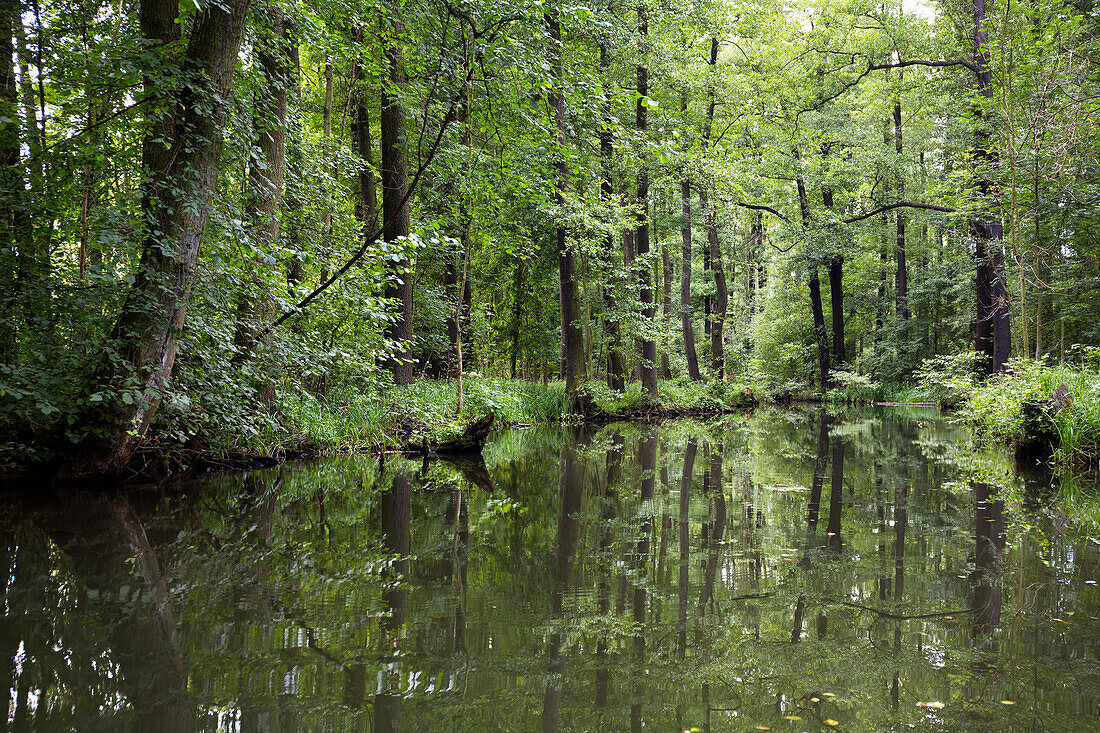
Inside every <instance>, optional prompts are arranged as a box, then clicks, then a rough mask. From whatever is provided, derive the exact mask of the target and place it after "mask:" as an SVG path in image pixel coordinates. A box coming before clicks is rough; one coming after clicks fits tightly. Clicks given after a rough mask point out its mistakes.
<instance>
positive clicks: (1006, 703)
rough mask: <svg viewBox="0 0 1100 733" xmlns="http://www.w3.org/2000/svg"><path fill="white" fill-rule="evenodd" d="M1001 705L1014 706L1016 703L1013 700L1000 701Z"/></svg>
mask: <svg viewBox="0 0 1100 733" xmlns="http://www.w3.org/2000/svg"><path fill="white" fill-rule="evenodd" d="M1001 704H1002V705H1015V704H1016V701H1015V700H1001Z"/></svg>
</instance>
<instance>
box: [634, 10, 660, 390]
mask: <svg viewBox="0 0 1100 733" xmlns="http://www.w3.org/2000/svg"><path fill="white" fill-rule="evenodd" d="M648 29H649V24H648V22H647V21H646V17H645V9H644V8H643V7H642V6H641V5H639V6H638V32H639V33H640V35H641V37H642V42H643V43H645V37H646V34H647V32H648ZM637 75H638V100H637V102H636V103H635V111H634V121H635V127H636V128H637V130H638V132H639V133H640V134H642V135H643V136H644V135H645V131H646V111H647V110H648V109H649V107H648V105H649V96H648V95H649V68H648V67H646V65H645V64H638V65H637ZM634 243H635V251H636V252H637V254H638V259H640V260H642V266H641V267H640V268H639V269H638V286H639V295H640V299H641V301H642V320H643V321H644V323H643V325H642V327H643V328H645V329H646V330H647V331H648V330H649V328H650V326H651V324H652V323H653V314H654V308H653V288H652V287H651V281H652V273H653V268H652V267H651V266H650V263H649V258H648V257H647V255H648V254H649V169H648V168H647V167H646V163H645V161H644V160H643V161H642V162H641V164H640V166H639V168H638V228H637V230H636V233H635V235H634ZM640 341H641V347H642V348H641V357H642V358H641V365H640V366H641V373H642V387H644V388H645V390H646V391H647V392H648V393H649V396H650V397H652V398H653V399H657V342H656V341H654V340H653V336H652V335H651V334H649V333H646V334H645V335H644V336H642V338H641V339H640Z"/></svg>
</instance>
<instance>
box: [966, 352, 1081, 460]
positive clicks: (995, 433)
mask: <svg viewBox="0 0 1100 733" xmlns="http://www.w3.org/2000/svg"><path fill="white" fill-rule="evenodd" d="M1060 384H1065V385H1066V387H1067V388H1068V389H1069V392H1070V396H1071V402H1070V403H1069V404H1068V405H1067V406H1066V407H1065V408H1064V409H1062V410H1061V411H1060V412H1059V413H1058V414H1057V415H1055V416H1054V417H1053V426H1052V427H1053V430H1054V432H1055V434H1056V435H1057V436H1058V445H1057V446H1056V447H1055V451H1054V455H1053V458H1054V460H1055V461H1056V462H1058V463H1064V464H1070V463H1082V462H1091V461H1095V460H1096V458H1097V457H1098V456H1100V368H1097V367H1096V366H1093V365H1082V366H1071V365H1068V364H1065V365H1057V366H1046V365H1044V364H1041V363H1038V362H1034V361H1030V360H1023V359H1021V360H1013V361H1011V362H1010V363H1009V369H1008V371H1006V372H1005V373H1003V374H998V375H995V376H993V377H990V378H989V379H987V380H986V381H985V382H983V383H982V384H980V385H979V386H977V387H976V388H975V389H974V390H973V392H972V393H971V394H970V396H969V398H967V399H966V401H965V402H964V403H963V405H962V407H961V409H960V410H959V414H960V416H961V417H962V419H963V420H964V421H965V422H966V423H967V424H969V425H970V427H971V428H972V429H973V431H974V432H975V435H976V436H977V437H978V438H980V439H983V440H992V441H1004V442H1007V443H1015V442H1018V441H1022V440H1024V439H1025V438H1027V437H1028V436H1027V435H1025V431H1026V428H1025V425H1024V410H1023V406H1024V404H1025V403H1028V402H1033V401H1037V400H1046V399H1050V398H1051V396H1052V395H1053V394H1054V390H1055V389H1057V388H1058V385H1060Z"/></svg>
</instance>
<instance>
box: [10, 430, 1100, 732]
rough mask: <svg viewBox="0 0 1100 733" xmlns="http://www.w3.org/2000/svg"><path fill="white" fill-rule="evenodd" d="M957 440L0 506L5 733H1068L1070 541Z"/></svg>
mask: <svg viewBox="0 0 1100 733" xmlns="http://www.w3.org/2000/svg"><path fill="white" fill-rule="evenodd" d="M956 440H959V438H957V437H956V436H953V435H952V433H951V430H950V428H949V427H946V426H945V425H944V424H943V423H942V422H940V421H939V420H938V419H937V417H936V416H935V415H934V414H922V415H919V416H917V417H916V418H915V419H911V418H909V417H906V416H904V415H901V416H898V415H897V413H889V412H883V411H880V412H875V413H871V414H869V415H863V416H860V415H849V416H841V415H831V416H830V415H828V414H821V415H805V414H803V413H799V412H771V413H769V412H768V411H760V412H758V413H757V414H754V415H753V416H751V417H741V416H737V417H734V418H731V419H728V420H721V421H715V422H711V423H691V422H675V423H666V424H662V425H660V426H650V425H617V426H611V427H608V428H604V429H600V430H596V429H586V430H584V431H581V433H580V435H579V436H578V434H577V433H576V431H568V430H562V431H555V430H529V431H517V432H506V433H501V434H500V435H498V436H497V437H496V438H495V440H494V442H493V444H492V445H491V446H490V447H489V448H488V449H487V452H486V456H485V458H486V460H485V463H484V464H481V463H477V462H470V463H469V464H468V465H463V464H450V463H442V462H434V461H433V462H430V463H429V464H428V465H427V466H426V467H424V466H422V465H419V464H413V463H409V462H404V461H402V460H400V459H396V458H392V457H391V458H388V459H387V461H386V466H385V471H380V470H379V468H380V467H379V466H378V464H377V462H376V461H373V460H371V459H368V458H350V459H344V460H339V461H319V462H314V463H311V464H308V465H303V466H285V467H283V468H282V469H279V470H276V471H270V472H257V473H251V474H241V475H236V476H234V475H222V476H215V477H205V478H202V479H197V478H196V479H188V480H186V481H183V482H177V483H174V484H172V485H170V486H163V487H145V488H136V489H130V490H127V491H124V492H116V493H114V494H111V495H94V494H87V493H67V494H62V495H58V496H55V497H51V498H50V499H48V500H39V499H31V498H28V499H25V500H23V501H21V502H15V503H12V502H9V504H8V505H6V509H5V511H4V514H3V520H2V521H0V529H2V530H3V540H4V542H3V549H4V554H3V557H2V562H3V564H4V567H3V568H2V570H3V571H4V577H5V579H6V580H5V585H4V601H5V605H4V610H3V613H4V617H3V620H2V624H0V651H2V653H3V654H4V658H5V664H4V673H5V674H6V675H7V679H8V680H9V699H10V703H9V714H8V719H7V727H8V728H10V729H13V730H36V731H38V730H42V731H54V730H57V731H61V730H66V731H67V730H73V729H76V730H82V731H83V730H133V731H138V730H140V731H145V730H163V731H189V730H203V731H206V730H211V731H213V730H225V731H229V730H234V731H236V730H242V731H244V730H256V731H260V730H272V731H275V730H281V731H298V730H347V731H352V730H355V731H366V730H375V731H387V730H402V731H410V730H413V731H415V730H432V731H434V730H452V731H455V732H456V733H457V732H458V731H483V730H509V731H511V730H530V729H539V728H541V729H543V730H586V729H606V730H627V729H632V730H638V729H642V728H645V729H676V730H684V729H690V728H692V727H696V728H699V729H700V730H714V731H718V730H728V729H735V730H740V729H750V730H751V729H752V728H753V727H754V726H756V725H761V726H765V727H771V728H772V729H779V728H778V726H782V725H787V724H788V721H787V716H795V717H799V718H801V719H802V720H803V721H805V725H807V726H809V725H820V723H821V721H823V720H825V719H827V718H829V719H833V720H837V721H838V722H839V723H840V724H841V727H844V728H845V729H848V730H876V731H877V730H892V729H903V728H907V727H909V726H913V727H915V728H917V729H943V730H1004V729H1009V728H1011V727H1012V725H1015V724H1016V723H1017V722H1019V721H1022V720H1024V719H1026V720H1028V721H1029V723H1028V724H1029V725H1032V726H1034V725H1037V723H1036V722H1035V720H1036V719H1035V716H1036V715H1038V716H1039V718H1041V723H1042V727H1044V728H1045V729H1046V730H1056V731H1057V730H1061V731H1077V730H1084V729H1087V728H1088V727H1089V726H1090V725H1091V724H1092V722H1091V721H1093V720H1094V719H1095V717H1094V716H1095V715H1096V714H1097V713H1098V712H1100V711H1098V710H1097V704H1098V693H1097V692H1096V690H1098V689H1100V684H1098V683H1100V680H1098V679H1097V678H1096V673H1095V668H1094V666H1092V665H1093V664H1094V662H1092V661H1090V660H1091V659H1092V658H1093V657H1094V654H1093V652H1094V650H1093V646H1094V640H1095V638H1096V635H1097V630H1098V628H1100V627H1098V626H1097V621H1096V619H1095V618H1094V617H1097V616H1100V598H1098V596H1097V590H1096V586H1095V585H1093V584H1090V583H1088V582H1087V581H1090V580H1093V581H1094V580H1095V578H1094V577H1092V576H1093V575H1094V574H1095V568H1097V567H1100V553H1098V545H1097V544H1096V542H1095V541H1094V540H1093V539H1092V538H1093V537H1095V536H1096V534H1097V532H1096V529H1095V528H1094V527H1091V526H1090V525H1088V524H1086V523H1085V522H1083V521H1078V522H1074V521H1069V520H1067V519H1066V517H1067V516H1070V515H1069V514H1068V513H1067V512H1065V511H1061V510H1060V511H1058V512H1056V513H1055V519H1056V521H1055V522H1051V521H1050V519H1049V518H1048V516H1047V515H1045V514H1044V513H1043V512H1042V511H1041V510H1034V509H1027V508H1025V507H1026V506H1027V504H1026V503H1025V502H1008V501H1006V500H1005V497H1006V496H1012V495H1013V494H1012V492H1013V491H1015V492H1019V491H1020V489H1019V488H1012V487H1011V486H1010V490H1004V489H997V488H995V487H993V486H992V485H991V484H988V483H985V484H983V483H980V482H977V481H975V482H973V483H970V482H969V481H968V480H967V477H966V475H965V474H964V473H963V472H961V471H960V469H959V467H958V465H957V464H956V462H955V460H954V459H953V458H951V457H950V456H951V454H950V452H949V451H948V450H946V449H947V448H950V447H951V445H952V442H953V441H956ZM658 477H660V479H661V480H660V486H661V490H660V491H658V490H657V488H658V487H657V484H658V481H657V479H658ZM826 477H828V479H829V491H830V493H829V497H828V503H827V505H826V507H822V501H823V496H822V494H823V493H824V488H825V483H826ZM1016 495H1019V493H1017V494H1016ZM823 512H824V513H825V514H826V517H821V514H822V513H823ZM1013 513H1016V514H1015V515H1014V514H1013ZM1084 516H1087V515H1084ZM765 517H767V521H765V520H764V518H765ZM1014 517H1015V518H1014ZM821 523H824V524H825V525H826V527H825V528H824V529H825V530H826V531H825V532H822V531H821V530H822V528H821V527H819V526H818V525H819V524H821ZM1010 577H1011V578H1013V579H1016V578H1019V579H1020V582H1019V583H1016V582H1011V583H1010V582H1006V580H1005V579H1006V578H1010ZM1025 578H1026V580H1025ZM1004 608H1011V609H1012V615H1013V623H1011V624H1009V623H1005V622H1004V619H1003V616H1004V613H1003V611H1002V609H1004ZM1054 619H1057V620H1054ZM792 642H793V643H792ZM1001 700H1007V701H1010V702H1015V703H1016V704H1015V705H1014V706H1013V705H1004V704H1001V702H1000V701H1001ZM918 703H928V704H926V705H918ZM931 703H936V705H931ZM1014 716H1015V717H1014ZM1014 721H1015V722H1014Z"/></svg>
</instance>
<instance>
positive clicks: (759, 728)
mask: <svg viewBox="0 0 1100 733" xmlns="http://www.w3.org/2000/svg"><path fill="white" fill-rule="evenodd" d="M753 727H754V728H756V729H757V730H771V728H769V727H768V726H766V725H756V726H753Z"/></svg>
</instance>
